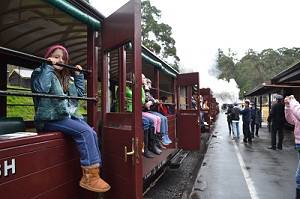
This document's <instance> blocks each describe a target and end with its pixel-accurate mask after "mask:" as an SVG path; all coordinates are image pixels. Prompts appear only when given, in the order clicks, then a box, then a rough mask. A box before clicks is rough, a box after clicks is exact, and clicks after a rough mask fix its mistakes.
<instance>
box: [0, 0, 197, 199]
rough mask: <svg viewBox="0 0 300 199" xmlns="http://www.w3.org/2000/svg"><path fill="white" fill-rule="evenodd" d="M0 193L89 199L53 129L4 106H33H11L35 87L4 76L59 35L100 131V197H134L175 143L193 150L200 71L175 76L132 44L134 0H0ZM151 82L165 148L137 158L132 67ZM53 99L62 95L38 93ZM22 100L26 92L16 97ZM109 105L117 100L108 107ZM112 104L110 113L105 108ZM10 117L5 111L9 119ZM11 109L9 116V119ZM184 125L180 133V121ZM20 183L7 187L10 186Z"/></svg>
mask: <svg viewBox="0 0 300 199" xmlns="http://www.w3.org/2000/svg"><path fill="white" fill-rule="evenodd" d="M0 19H1V20H0V21H1V22H0V23H1V28H0V46H1V47H0V60H1V67H0V79H1V81H0V117H1V119H0V133H1V134H2V135H0V165H1V167H0V169H1V170H0V171H1V172H0V174H1V175H0V196H1V198H2V197H3V198H61V199H63V198H89V199H90V198H96V197H97V196H98V195H97V194H95V193H92V192H88V191H84V190H83V189H81V188H80V187H79V186H78V181H79V179H80V177H81V172H80V164H79V156H78V152H77V151H76V149H75V146H74V144H73V142H72V140H71V139H70V138H68V137H66V136H64V135H63V134H62V133H60V132H51V133H50V132H49V133H43V134H37V133H36V131H35V126H34V123H33V115H34V113H33V112H31V113H32V115H31V118H26V119H25V121H23V119H20V117H22V115H13V113H12V112H11V110H12V109H11V106H13V107H14V108H16V107H19V108H20V107H21V110H22V109H23V110H24V112H25V110H26V111H27V110H30V109H31V110H32V111H33V107H32V102H31V103H30V104H24V103H23V104H22V103H20V104H10V99H11V97H10V96H15V97H16V98H20V99H21V101H22V99H25V98H27V99H31V98H32V97H33V96H35V94H33V93H31V92H30V90H28V89H24V88H17V87H11V86H8V84H7V82H8V81H7V79H8V76H9V74H8V73H7V70H8V69H9V68H10V67H11V65H14V66H18V67H25V68H29V69H34V68H36V67H37V66H38V65H39V64H40V63H43V62H45V61H46V60H45V59H43V58H40V57H42V55H43V52H44V51H45V48H47V47H48V46H49V45H52V44H55V43H60V44H63V45H65V46H66V47H67V48H68V49H69V51H70V54H71V56H72V57H71V63H73V64H74V65H75V64H80V65H82V66H83V68H84V72H85V79H86V82H87V96H85V97H82V98H77V99H80V100H82V101H83V102H82V105H83V106H84V107H86V110H85V115H86V118H87V121H88V123H89V124H90V125H91V126H93V127H94V128H95V129H96V131H97V132H98V134H99V137H101V138H102V149H101V151H102V155H103V161H104V172H103V177H104V179H105V180H107V181H108V182H109V183H110V185H111V187H112V189H111V190H110V191H109V192H107V194H105V195H104V197H105V198H142V196H143V192H144V191H146V190H147V183H149V182H148V181H149V180H152V179H153V178H156V177H157V176H159V175H161V174H162V173H163V170H164V168H165V167H166V166H167V165H168V163H169V161H170V160H171V158H174V157H176V153H177V152H178V151H179V149H189V150H198V149H199V148H200V127H199V125H200V119H199V105H200V101H199V100H198V101H197V108H196V109H193V108H192V106H191V100H192V89H193V88H196V92H198V93H199V74H198V73H191V74H179V73H178V72H177V71H176V70H174V69H172V68H171V67H170V66H169V65H168V64H166V63H165V62H164V61H162V60H161V59H159V58H158V57H156V56H155V55H154V54H153V53H151V52H150V51H149V50H148V49H146V48H145V47H142V46H141V7H140V2H139V1H138V0H132V1H130V2H128V3H127V4H125V5H124V6H123V7H121V8H120V9H119V10H118V11H116V12H115V13H114V14H112V15H111V16H109V17H108V18H104V17H103V16H102V15H101V14H100V13H98V12H97V11H96V10H95V9H94V8H93V7H91V6H90V5H89V4H87V3H86V2H85V1H81V0H79V1H78V0H77V1H75V0H70V1H50V0H49V1H39V0H23V1H20V2H19V1H8V0H5V1H3V2H2V6H1V8H0ZM142 73H143V74H145V75H146V76H147V77H148V78H150V79H151V80H152V82H153V88H152V90H151V93H152V95H153V96H154V97H155V98H157V99H161V98H163V99H164V101H163V102H161V103H159V104H158V106H157V107H156V110H157V111H161V109H162V107H161V106H160V105H164V106H165V107H167V108H168V113H167V114H166V117H167V118H168V126H169V136H170V138H171V140H172V141H173V143H172V144H170V145H169V146H168V149H166V150H163V153H162V154H161V155H159V156H155V158H152V159H146V158H143V154H142V145H143V133H142V132H143V129H142V118H141V117H142V102H141V95H142V93H141V89H142V82H141V75H142ZM126 85H130V87H131V88H132V107H133V110H132V112H128V111H126V110H125V108H124V107H125V106H126V103H128V102H127V101H126V100H125V95H126ZM43 97H50V98H57V97H61V96H46V95H44V96H43ZM24 101H27V100H24ZM116 104H117V105H116ZM116 106H117V107H118V111H116V110H113V107H116ZM11 116H14V117H11ZM15 116H18V118H16V117H15ZM187 128H188V129H189V131H186V130H185V129H187ZM18 187H22V188H21V189H18V190H17V191H16V188H18Z"/></svg>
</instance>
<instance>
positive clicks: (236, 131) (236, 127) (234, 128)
mask: <svg viewBox="0 0 300 199" xmlns="http://www.w3.org/2000/svg"><path fill="white" fill-rule="evenodd" d="M239 128H240V127H239V121H237V120H232V133H233V134H236V137H237V138H239V137H240V129H239Z"/></svg>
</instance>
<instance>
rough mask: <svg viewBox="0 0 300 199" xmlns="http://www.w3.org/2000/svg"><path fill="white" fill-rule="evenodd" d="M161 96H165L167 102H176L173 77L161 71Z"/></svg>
mask: <svg viewBox="0 0 300 199" xmlns="http://www.w3.org/2000/svg"><path fill="white" fill-rule="evenodd" d="M159 80H160V81H159V96H160V98H162V97H165V98H166V100H165V102H166V103H172V102H174V99H173V97H174V92H173V78H172V77H170V76H166V75H165V74H162V73H160V75H159Z"/></svg>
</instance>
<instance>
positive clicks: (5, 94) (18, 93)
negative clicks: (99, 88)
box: [0, 90, 98, 101]
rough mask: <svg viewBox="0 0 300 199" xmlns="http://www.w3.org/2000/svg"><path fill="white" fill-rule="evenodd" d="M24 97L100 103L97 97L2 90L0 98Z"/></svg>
mask: <svg viewBox="0 0 300 199" xmlns="http://www.w3.org/2000/svg"><path fill="white" fill-rule="evenodd" d="M8 95H10V96H22V97H45V98H59V99H77V100H88V101H98V98H97V97H74V96H72V97H71V96H61V95H49V94H43V93H22V92H13V91H4V90H0V96H8Z"/></svg>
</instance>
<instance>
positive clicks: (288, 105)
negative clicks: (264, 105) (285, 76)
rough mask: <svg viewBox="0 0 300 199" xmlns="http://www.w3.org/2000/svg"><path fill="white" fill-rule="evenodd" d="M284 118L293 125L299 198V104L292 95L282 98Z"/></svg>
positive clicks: (299, 194) (297, 193) (299, 196)
mask: <svg viewBox="0 0 300 199" xmlns="http://www.w3.org/2000/svg"><path fill="white" fill-rule="evenodd" d="M284 103H285V118H286V120H287V122H288V123H290V124H292V125H294V126H295V128H294V136H295V144H296V147H295V148H296V150H297V151H298V159H299V162H298V168H297V171H296V199H300V104H299V102H298V101H297V100H296V99H295V97H294V96H293V95H291V96H288V97H286V98H285V99H284Z"/></svg>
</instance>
